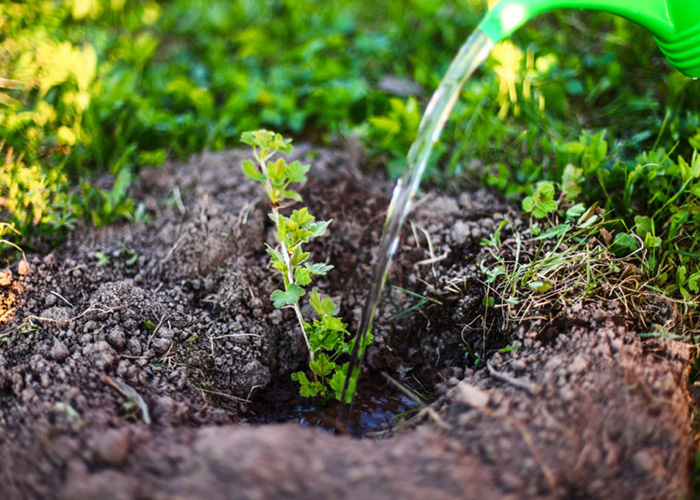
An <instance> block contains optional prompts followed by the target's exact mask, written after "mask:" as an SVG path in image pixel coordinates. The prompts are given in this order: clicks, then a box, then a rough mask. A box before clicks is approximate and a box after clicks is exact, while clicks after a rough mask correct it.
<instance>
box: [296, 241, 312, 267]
mask: <svg viewBox="0 0 700 500" xmlns="http://www.w3.org/2000/svg"><path fill="white" fill-rule="evenodd" d="M309 255H310V254H309V252H302V250H301V245H299V246H297V247H296V248H295V249H294V253H293V254H292V267H297V266H300V265H301V264H303V263H304V262H306V260H307V259H308V258H309Z"/></svg>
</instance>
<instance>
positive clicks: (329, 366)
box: [309, 353, 335, 378]
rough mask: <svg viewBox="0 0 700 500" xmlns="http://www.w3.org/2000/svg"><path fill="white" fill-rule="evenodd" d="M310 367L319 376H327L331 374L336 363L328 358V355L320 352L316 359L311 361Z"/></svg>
mask: <svg viewBox="0 0 700 500" xmlns="http://www.w3.org/2000/svg"><path fill="white" fill-rule="evenodd" d="M309 368H311V371H312V372H314V373H315V374H316V375H318V376H319V377H321V378H325V377H327V376H328V375H330V374H331V372H332V371H333V369H334V368H335V363H334V362H333V361H331V360H330V359H328V356H326V355H325V354H323V353H320V354H319V355H318V357H317V358H316V360H315V361H312V362H311V363H309Z"/></svg>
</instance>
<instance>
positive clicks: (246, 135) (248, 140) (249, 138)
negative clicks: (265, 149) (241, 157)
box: [241, 131, 257, 147]
mask: <svg viewBox="0 0 700 500" xmlns="http://www.w3.org/2000/svg"><path fill="white" fill-rule="evenodd" d="M253 134H254V133H253V132H252V131H249V132H243V133H242V134H241V142H242V143H244V144H247V145H248V146H251V147H252V146H257V143H256V141H255V136H254V135H253Z"/></svg>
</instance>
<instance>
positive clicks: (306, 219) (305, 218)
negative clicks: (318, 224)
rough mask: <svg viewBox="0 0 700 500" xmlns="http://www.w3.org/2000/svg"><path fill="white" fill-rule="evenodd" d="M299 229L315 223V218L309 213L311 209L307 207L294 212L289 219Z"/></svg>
mask: <svg viewBox="0 0 700 500" xmlns="http://www.w3.org/2000/svg"><path fill="white" fill-rule="evenodd" d="M289 219H290V221H292V222H293V223H294V224H296V225H297V227H304V226H305V225H307V224H309V223H310V222H313V220H314V216H313V215H311V214H310V213H309V209H308V208H306V207H303V208H300V209H299V210H294V212H292V215H291V217H290V218H289Z"/></svg>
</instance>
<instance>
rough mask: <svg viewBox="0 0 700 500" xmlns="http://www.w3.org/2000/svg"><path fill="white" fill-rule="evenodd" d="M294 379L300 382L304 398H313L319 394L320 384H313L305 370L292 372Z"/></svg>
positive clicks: (300, 390)
mask: <svg viewBox="0 0 700 500" xmlns="http://www.w3.org/2000/svg"><path fill="white" fill-rule="evenodd" d="M292 380H296V381H297V382H299V394H300V395H301V396H302V397H304V398H313V397H315V396H316V395H317V394H318V390H319V384H313V383H311V382H310V381H309V379H308V378H307V377H306V373H304V372H296V373H292Z"/></svg>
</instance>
